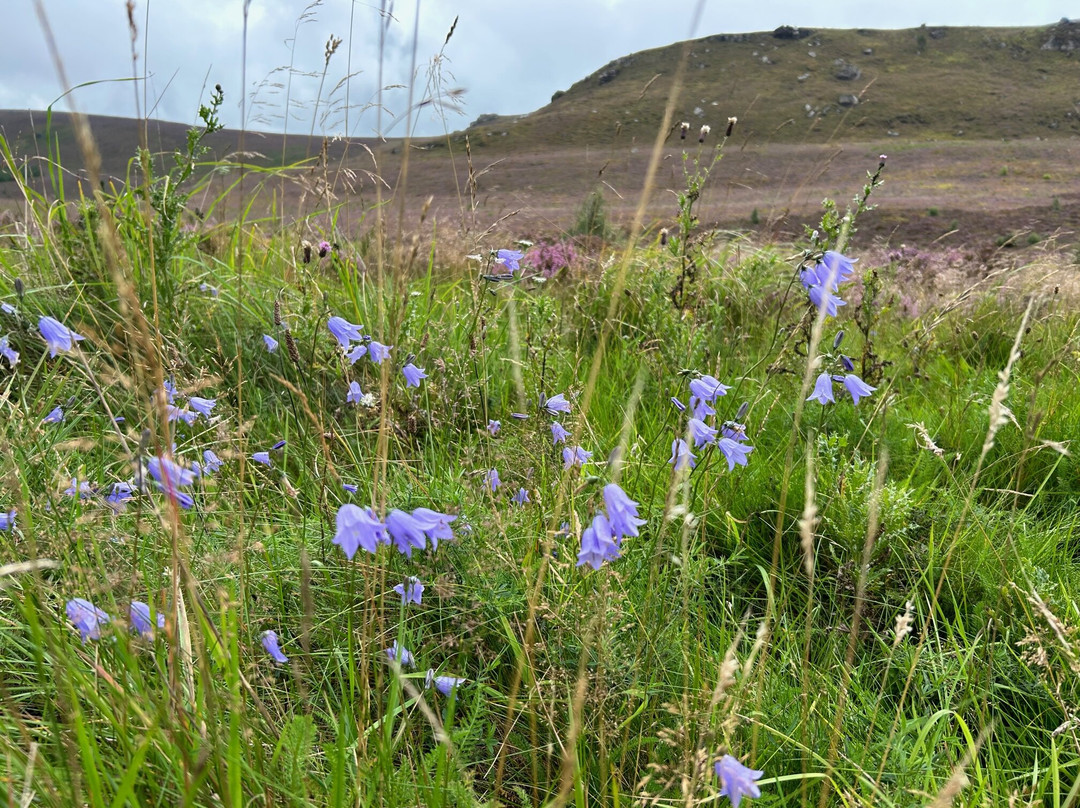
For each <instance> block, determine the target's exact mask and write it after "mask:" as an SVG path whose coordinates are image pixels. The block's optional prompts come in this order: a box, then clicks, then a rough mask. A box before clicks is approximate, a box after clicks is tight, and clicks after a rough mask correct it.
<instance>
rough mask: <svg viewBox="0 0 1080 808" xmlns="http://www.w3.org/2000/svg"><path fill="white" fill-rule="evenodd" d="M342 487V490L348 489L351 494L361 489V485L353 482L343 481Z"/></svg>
mask: <svg viewBox="0 0 1080 808" xmlns="http://www.w3.org/2000/svg"><path fill="white" fill-rule="evenodd" d="M341 488H342V490H344V491H347V492H348V493H350V494H355V493H356V492H357V491H359V490H360V487H359V486H356V485H353V484H352V483H342V484H341Z"/></svg>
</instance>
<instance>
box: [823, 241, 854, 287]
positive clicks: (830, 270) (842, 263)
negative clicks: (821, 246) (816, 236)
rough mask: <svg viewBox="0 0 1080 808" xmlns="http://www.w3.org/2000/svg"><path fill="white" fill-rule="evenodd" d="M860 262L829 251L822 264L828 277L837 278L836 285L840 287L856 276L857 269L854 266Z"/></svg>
mask: <svg viewBox="0 0 1080 808" xmlns="http://www.w3.org/2000/svg"><path fill="white" fill-rule="evenodd" d="M858 260H859V259H858V258H848V257H847V256H846V255H841V254H840V253H838V252H836V251H835V250H828V251H827V252H826V253H825V255H824V256H822V259H821V263H822V264H824V266H825V270H826V275H828V276H833V277H835V284H836V286H839V285H840V284H841V283H844V282H845V281H847V280H848V279H849V278H851V276H852V275H854V274H855V267H854V266H852V265H853V264H854V263H855V262H856V261H858ZM834 288H835V287H834Z"/></svg>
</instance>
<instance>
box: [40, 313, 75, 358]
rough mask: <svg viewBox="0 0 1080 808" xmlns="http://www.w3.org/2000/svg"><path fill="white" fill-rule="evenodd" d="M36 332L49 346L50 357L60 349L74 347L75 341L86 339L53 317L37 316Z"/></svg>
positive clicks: (65, 349) (67, 349)
mask: <svg viewBox="0 0 1080 808" xmlns="http://www.w3.org/2000/svg"><path fill="white" fill-rule="evenodd" d="M38 332H39V333H40V334H41V337H42V339H44V340H45V344H46V345H47V346H48V347H49V356H51V357H55V356H56V355H57V354H58V353H59V352H60V351H64V352H67V351H70V350H71V349H72V348H74V347H75V343H76V342H78V341H79V340H83V339H86V337H84V336H82V335H81V334H76V333H75V332H74V331H72V330H71V329H70V328H68V327H67V326H66V325H64V324H63V323H62V322H60V321H59V320H57V319H55V318H54V317H41V318H39V319H38Z"/></svg>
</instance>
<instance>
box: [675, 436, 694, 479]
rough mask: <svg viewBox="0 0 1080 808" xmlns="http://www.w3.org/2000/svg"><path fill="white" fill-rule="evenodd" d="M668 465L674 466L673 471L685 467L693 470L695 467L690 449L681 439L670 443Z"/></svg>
mask: <svg viewBox="0 0 1080 808" xmlns="http://www.w3.org/2000/svg"><path fill="white" fill-rule="evenodd" d="M668 464H669V465H672V466H674V467H675V471H680V470H682V469H684V468H687V467H689V468H694V466H696V465H697V463H695V462H694V453H693V452H691V451H690V447H689V446H687V445H686V441H684V440H683V439H682V438H675V440H673V441H672V442H671V457H670V458H669V459H668Z"/></svg>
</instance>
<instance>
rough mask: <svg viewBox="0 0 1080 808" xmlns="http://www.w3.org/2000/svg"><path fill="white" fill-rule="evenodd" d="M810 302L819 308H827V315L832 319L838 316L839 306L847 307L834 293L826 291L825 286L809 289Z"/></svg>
mask: <svg viewBox="0 0 1080 808" xmlns="http://www.w3.org/2000/svg"><path fill="white" fill-rule="evenodd" d="M809 295H810V302H811V303H813V304H814V305H815V306H816V307H817V308H819V309H820V308H821V307H822V306H824V307H825V313H826V314H827V315H829V316H830V317H835V316H836V311H837V307H838V306H846V305H847V303H846V302H845V301H843V300H841V299H840V298H838V297H837V296H836V295H834V294H833V293H832V292H829V291H826V290H825V288H824V287H823V286H811V287H810V289H809Z"/></svg>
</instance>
